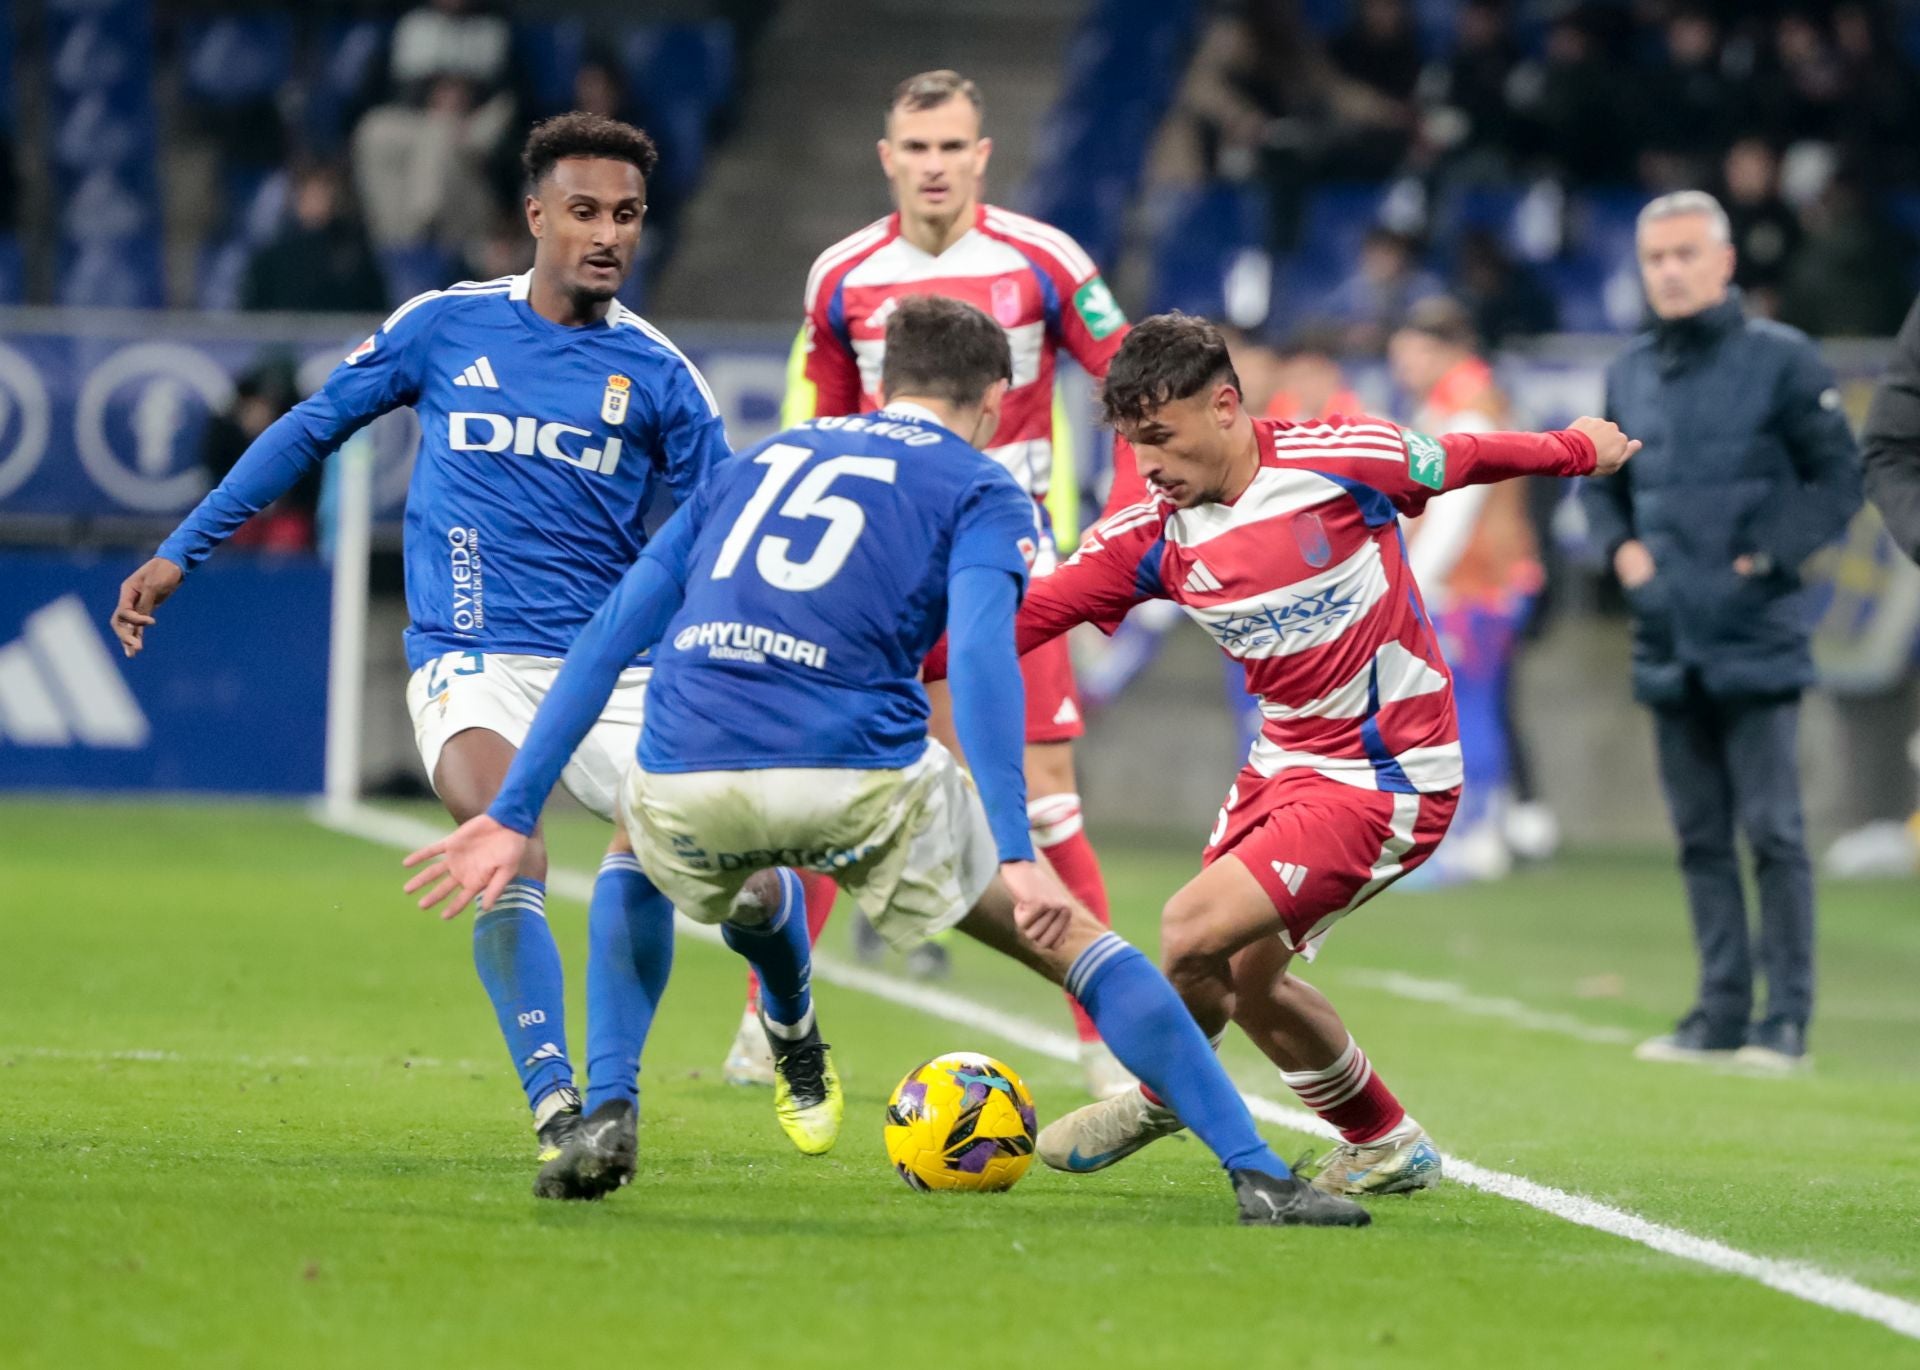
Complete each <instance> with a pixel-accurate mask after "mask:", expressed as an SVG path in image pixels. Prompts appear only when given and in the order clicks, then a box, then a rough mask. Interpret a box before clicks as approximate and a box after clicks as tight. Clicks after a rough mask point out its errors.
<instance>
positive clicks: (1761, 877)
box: [1582, 191, 1860, 1068]
mask: <svg viewBox="0 0 1920 1370" xmlns="http://www.w3.org/2000/svg"><path fill="white" fill-rule="evenodd" d="M1636 241H1637V246H1638V251H1639V257H1640V272H1641V277H1642V280H1643V282H1644V283H1645V285H1646V289H1647V298H1648V302H1649V303H1650V304H1651V305H1652V308H1653V312H1654V314H1655V316H1656V319H1655V323H1654V326H1653V327H1652V328H1651V329H1650V330H1649V331H1648V332H1646V333H1644V334H1642V335H1641V336H1639V337H1638V338H1636V339H1635V340H1634V341H1633V343H1632V344H1630V345H1629V346H1628V348H1627V350H1626V351H1625V352H1623V353H1622V354H1621V355H1620V356H1619V357H1617V358H1616V359H1615V360H1614V363H1613V365H1612V366H1611V367H1609V368H1608V370H1607V407H1606V416H1607V417H1608V418H1610V419H1612V420H1614V421H1615V422H1616V423H1618V424H1620V425H1621V426H1622V427H1624V428H1626V429H1627V430H1628V431H1630V432H1632V433H1634V434H1636V435H1637V436H1639V437H1641V438H1642V439H1644V440H1645V442H1646V447H1645V449H1644V450H1643V451H1642V452H1641V453H1640V455H1639V457H1638V458H1637V459H1636V460H1635V462H1634V464H1633V465H1632V466H1631V467H1630V468H1628V469H1627V470H1626V471H1624V472H1622V473H1620V474H1618V475H1615V476H1612V477H1608V478H1607V479H1604V480H1597V481H1590V482H1588V484H1587V486H1586V488H1585V490H1584V491H1583V496H1582V497H1583V502H1584V504H1585V507H1586V511H1587V515H1588V518H1589V521H1590V523H1591V525H1592V528H1593V532H1594V535H1595V537H1596V538H1597V539H1598V541H1599V542H1600V543H1601V544H1602V545H1603V546H1604V547H1605V548H1606V550H1607V552H1608V555H1609V556H1610V557H1611V558H1612V561H1613V567H1614V571H1615V573H1616V574H1617V575H1618V576H1619V578H1620V584H1621V585H1622V587H1623V588H1624V589H1625V590H1626V592H1627V596H1628V599H1629V601H1630V603H1631V604H1632V607H1633V619H1634V622H1633V687H1634V695H1635V697H1636V698H1638V699H1639V700H1640V701H1641V702H1642V703H1645V704H1648V705H1650V706H1651V707H1652V709H1653V715H1654V735H1655V741H1656V744H1657V747H1658V752H1659V761H1660V780H1661V785H1662V787H1663V788H1664V789H1665V790H1666V794H1667V804H1668V807H1669V809H1670V811H1671V813H1672V817H1673V825H1674V828H1675V830H1676V833H1677V835H1678V837H1679V839H1680V869H1681V873H1682V876H1683V877H1684V879H1685V881H1686V887H1687V902H1688V905H1689V908H1690V910H1691V913H1692V917H1693V934H1694V943H1695V945H1696V947H1697V948H1698V950H1699V953H1700V990H1699V997H1698V999H1697V1000H1696V1001H1695V1004H1694V1006H1693V1009H1692V1010H1691V1011H1690V1012H1689V1013H1688V1014H1687V1015H1686V1017H1684V1018H1683V1019H1681V1021H1680V1023H1679V1025H1678V1026H1677V1027H1676V1028H1675V1029H1674V1031H1673V1032H1671V1033H1669V1034H1667V1035H1666V1036H1663V1037H1658V1038H1655V1039H1654V1040H1652V1041H1650V1042H1647V1043H1645V1044H1643V1045H1642V1046H1641V1048H1640V1050H1639V1053H1638V1054H1639V1055H1640V1056H1641V1057H1643V1058H1645V1059H1651V1060H1686V1061H1701V1060H1712V1059H1716V1058H1721V1057H1724V1056H1725V1055H1726V1054H1728V1053H1735V1052H1737V1053H1738V1054H1739V1055H1740V1057H1741V1058H1742V1059H1743V1060H1744V1061H1746V1062H1748V1063H1751V1064H1755V1065H1763V1066H1771V1067H1780V1068H1785V1067H1790V1066H1793V1065H1795V1064H1798V1063H1799V1062H1800V1061H1801V1060H1802V1059H1803V1058H1804V1056H1805V1054H1806V1029H1807V1019H1808V1017H1809V1015H1810V1014H1811V1011H1812V1007H1813V873H1812V866H1811V864H1810V863H1809V861H1808V859H1807V851H1806V838H1805V833H1804V825H1803V822H1802V818H1801V805H1800V777H1799V766H1798V761H1797V757H1796V740H1797V732H1798V721H1799V704H1800V693H1801V691H1802V690H1803V689H1805V688H1806V687H1807V686H1808V685H1810V684H1811V683H1812V682H1813V659H1812V655H1811V653H1810V651H1809V648H1808V639H1809V636H1810V633H1811V627H1812V624H1811V616H1810V613H1809V605H1808V602H1807V594H1806V592H1805V591H1804V590H1803V589H1802V587H1801V582H1800V573H1799V568H1800V563H1801V562H1803V561H1805V560H1806V559H1807V558H1808V557H1810V556H1811V555H1812V554H1813V553H1814V551H1815V550H1817V549H1818V548H1819V547H1820V546H1821V545H1822V544H1824V543H1826V542H1828V541H1830V540H1832V539H1833V538H1835V537H1837V536H1838V535H1839V533H1840V532H1841V530H1842V529H1843V528H1844V527H1845V526H1846V523H1847V520H1848V519H1849V518H1850V517H1851V516H1852V514H1853V512H1854V510H1855V509H1857V508H1858V507H1859V505H1860V470H1859V461H1858V457H1857V454H1856V452H1855V448H1854V443H1853V437H1852V435H1851V434H1850V433H1849V432H1848V430H1847V423H1846V419H1845V417H1844V416H1843V415H1842V414H1841V412H1840V395H1839V391H1838V390H1836V389H1835V388H1834V382H1833V376H1832V373H1831V372H1830V371H1829V370H1828V369H1827V367H1826V365H1825V363H1823V362H1822V361H1821V360H1820V357H1819V354H1818V353H1817V352H1816V351H1815V350H1814V347H1813V344H1812V343H1811V342H1809V341H1808V340H1807V338H1806V337H1805V336H1804V335H1803V334H1801V333H1798V332H1796V331H1795V330H1793V329H1791V328H1787V327H1784V326H1782V325H1780V324H1775V323H1770V322H1768V321H1766V320H1761V319H1749V318H1747V317H1746V315H1745V313H1744V312H1743V311H1742V309H1741V304H1740V297H1739V293H1738V292H1737V291H1735V290H1734V289H1733V288H1732V285H1731V282H1732V279H1733V267H1734V250H1733V247H1732V246H1731V243H1730V234H1729V230H1728V224H1727V216H1726V213H1725V211H1723V210H1722V209H1721V207H1720V205H1719V203H1718V202H1717V201H1716V200H1714V198H1713V197H1712V196H1710V195H1707V194H1705V193H1703V192H1700V191H1680V192H1677V193H1675V194H1672V195H1665V196H1662V197H1661V198H1659V199H1657V200H1655V201H1653V202H1652V203H1651V204H1649V205H1648V206H1647V207H1646V208H1645V209H1644V210H1642V211H1641V214H1640V221H1639V226H1638V233H1637V240H1636ZM1736 826H1737V827H1738V828H1739V829H1740V830H1741V831H1742V832H1743V833H1744V834H1745V836H1746V839H1747V845H1748V846H1749V847H1750V848H1751V849H1752V852H1753V858H1754V867H1755V875H1756V877H1757V881H1758V884H1759V894H1760V937H1759V961H1760V965H1761V968H1762V971H1763V973H1764V975H1765V978H1766V982H1767V1004H1766V1009H1765V1011H1764V1012H1763V1013H1762V1014H1761V1015H1760V1016H1759V1018H1758V1020H1757V1021H1750V1020H1751V1019H1752V1017H1753V957H1752V955H1751V953H1750V951H1749V934H1748V926H1747V911H1746V900H1745V897H1744V894H1743V892H1742V889H1741V884H1740V864H1739V859H1738V855H1737V853H1736V851H1735V848H1734V829H1735V827H1736Z"/></svg>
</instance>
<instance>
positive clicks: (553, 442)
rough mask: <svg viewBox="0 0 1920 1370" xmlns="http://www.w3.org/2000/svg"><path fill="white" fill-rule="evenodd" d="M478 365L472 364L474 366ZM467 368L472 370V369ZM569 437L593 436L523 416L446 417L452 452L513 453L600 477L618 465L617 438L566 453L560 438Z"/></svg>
mask: <svg viewBox="0 0 1920 1370" xmlns="http://www.w3.org/2000/svg"><path fill="white" fill-rule="evenodd" d="M482 360H485V359H484V358H483V359H482ZM479 364H480V363H479V362H475V363H474V366H478V365H479ZM467 369H468V370H469V371H471V370H472V369H473V367H471V366H470V367H468V368H467ZM569 436H571V437H576V438H591V437H592V436H593V434H592V433H590V432H588V431H587V430H586V429H584V428H576V427H574V426H573V425H572V424H570V423H542V422H541V421H540V420H539V419H530V418H527V417H526V416H525V415H521V416H519V417H517V418H514V417H509V416H507V415H505V414H472V413H467V412H466V411H464V410H463V411H461V412H460V413H457V414H449V415H447V446H448V447H449V448H451V449H452V450H453V451H455V452H512V453H513V454H514V455H515V456H516V457H546V458H548V459H549V460H551V461H564V462H565V463H567V465H569V466H577V467H579V468H580V469H581V470H582V471H596V472H598V473H599V474H601V475H603V476H610V475H612V474H613V468H614V467H615V466H618V465H619V464H620V439H619V438H608V439H607V441H606V445H605V446H603V447H588V446H586V445H585V444H584V443H583V444H581V446H580V447H579V448H578V449H577V450H575V451H568V450H567V448H566V446H565V445H564V444H563V443H562V442H561V439H562V438H565V437H569Z"/></svg>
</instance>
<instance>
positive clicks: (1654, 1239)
mask: <svg viewBox="0 0 1920 1370" xmlns="http://www.w3.org/2000/svg"><path fill="white" fill-rule="evenodd" d="M313 816H314V820H315V821H316V822H318V823H320V824H321V825H322V826H323V827H330V828H333V829H335V830H336V831H339V832H344V833H348V834H350V835H352V836H355V837H362V838H365V839H367V840H368V841H371V842H377V843H380V844H382V845H385V846H391V847H400V848H412V847H416V846H420V845H423V844H424V843H426V842H430V841H432V840H434V839H435V838H437V837H441V836H444V835H445V833H446V831H447V830H446V828H445V827H444V826H443V825H439V824H431V823H423V822H420V821H419V820H417V819H411V818H406V817H404V816H402V815H399V814H389V813H382V812H381V811H379V810H377V809H372V808H368V807H366V806H365V805H356V806H354V807H353V809H352V810H351V811H343V810H342V809H339V808H331V809H322V808H319V807H316V808H315V809H314V811H313ZM547 887H548V888H549V889H552V890H558V891H559V892H560V893H562V894H565V895H566V896H567V897H569V898H573V899H580V900H585V899H587V898H588V897H589V896H590V895H591V893H592V890H593V877H591V876H589V875H587V874H586V873H584V872H581V871H566V870H557V869H556V870H550V871H549V873H548V876H547ZM680 928H681V930H683V931H686V932H689V933H691V934H692V935H694V936H696V937H698V938H700V939H701V940H702V941H708V942H718V941H720V934H719V931H718V930H717V929H714V928H709V927H704V926H701V925H700V924H697V923H692V922H689V921H688V920H687V919H685V918H681V919H680ZM813 970H814V975H815V977H816V978H817V979H820V980H823V981H825V982H826V983H828V984H832V985H839V986H841V987H843V988H846V989H852V990H858V991H860V992H861V993H863V994H870V995H872V996H873V997H875V998H877V999H883V1000H885V1001H887V1002H888V1003H891V1004H898V1005H900V1006H901V1007H903V1008H910V1009H915V1010H918V1011H919V1012H922V1013H926V1014H930V1015H932V1016H933V1017H936V1018H943V1019H945V1020H946V1021H948V1022H950V1023H955V1024H958V1025H959V1026H961V1027H967V1028H975V1029H977V1030H979V1031H981V1032H989V1033H992V1034H993V1035H994V1036H996V1037H999V1038H1002V1039H1003V1040H1005V1041H1008V1042H1011V1043H1013V1044H1014V1045H1015V1046H1018V1047H1019V1048H1021V1050H1023V1051H1031V1052H1033V1053H1035V1054H1036V1055H1040V1056H1046V1057H1050V1058H1051V1059H1053V1060H1056V1061H1066V1062H1075V1061H1077V1060H1078V1059H1079V1051H1078V1044H1077V1043H1076V1042H1075V1041H1074V1039H1073V1038H1071V1037H1069V1036H1067V1034H1065V1033H1064V1032H1060V1031H1058V1030H1056V1029H1054V1028H1049V1027H1046V1026H1044V1025H1042V1024H1040V1023H1036V1022H1034V1021H1033V1020H1032V1019H1030V1018H1024V1017H1021V1016H1020V1015H1018V1014H1013V1013H1006V1012H1003V1011H1001V1010H999V1009H996V1008H992V1007H990V1006H989V1005H986V1004H982V1003H978V1002H976V1001H975V1000H972V999H968V998H965V997H963V996H961V995H958V994H953V993H951V992H949V991H946V990H941V989H935V988H932V987H929V986H927V985H922V984H918V983H914V982H910V981H906V980H896V979H894V978H893V977H892V976H889V975H881V974H879V973H877V972H874V971H870V970H866V969H863V968H861V967H857V966H850V965H845V964H843V963H841V962H839V961H835V960H831V959H825V958H823V959H820V960H816V961H815V962H814V963H813ZM1429 983H1437V982H1429ZM1488 1002H1495V1003H1497V1002H1500V1001H1488ZM1244 1097H1245V1098H1246V1101H1247V1107H1248V1109H1249V1110H1250V1111H1251V1112H1252V1113H1253V1116H1254V1117H1256V1118H1259V1119H1261V1120H1262V1121H1264V1122H1269V1123H1273V1124H1276V1125H1277V1126H1280V1127H1285V1128H1291V1129H1292V1130H1294V1131H1296V1132H1307V1133H1312V1134H1314V1135H1316V1136H1320V1137H1330V1136H1332V1135H1334V1132H1333V1129H1332V1128H1331V1127H1329V1126H1328V1125H1327V1123H1326V1122H1325V1121H1324V1120H1322V1119H1321V1118H1319V1117H1317V1116H1316V1115H1314V1114H1311V1113H1307V1112H1305V1111H1303V1110H1301V1109H1298V1108H1293V1107H1290V1106H1288V1105H1286V1104H1283V1103H1280V1102H1278V1101H1277V1100H1274V1099H1268V1098H1265V1097H1262V1096H1261V1095H1258V1094H1247V1095H1245V1096H1244ZM1446 1170H1447V1175H1448V1176H1449V1177H1450V1178H1452V1179H1454V1180H1457V1181H1458V1182H1459V1183H1461V1184H1464V1185H1466V1186H1467V1187H1469V1188H1471V1189H1479V1190H1484V1191H1486V1192H1487V1193H1489V1194H1496V1195H1499V1196H1500V1197H1501V1198H1503V1199H1511V1200H1513V1201H1514V1202H1515V1203H1523V1204H1526V1205H1527V1206H1528V1207H1529V1208H1537V1209H1539V1210H1540V1211H1541V1212H1543V1213H1548V1214H1551V1215H1552V1216H1554V1217H1556V1218H1562V1219H1565V1220H1566V1221H1567V1222H1570V1223H1577V1224H1578V1225H1580V1226H1581V1227H1590V1228H1593V1229H1595V1230H1596V1231H1600V1232H1606V1233H1609V1234H1611V1235H1613V1236H1616V1237H1624V1238H1625V1239H1626V1240H1628V1241H1630V1242H1637V1243H1639V1244H1640V1245H1641V1246H1646V1247H1650V1248H1652V1249H1653V1250H1655V1251H1660V1252H1664V1253H1665V1254H1667V1255H1669V1256H1677V1257H1679V1258H1680V1259H1681V1260H1684V1261H1692V1262H1694V1263H1695V1264H1696V1265H1704V1266H1706V1267H1708V1268H1709V1269H1713V1270H1718V1271H1722V1272H1724V1273H1726V1274H1729V1275H1738V1276H1740V1277H1741V1278H1743V1279H1749V1280H1754V1281H1756V1282H1758V1283H1760V1284H1763V1285H1766V1286H1767V1287H1768V1288H1769V1289H1774V1290H1777V1291H1779V1292H1780V1293H1782V1294H1786V1295H1789V1296H1791V1297H1793V1298H1796V1299H1800V1300H1803V1301H1804V1302H1807V1303H1811V1304H1816V1305H1818V1306H1819V1307H1821V1308H1826V1309H1831V1310H1832V1311H1833V1312H1836V1313H1847V1314H1851V1315H1852V1316H1854V1317H1857V1318H1865V1319H1867V1320H1868V1321H1869V1322H1876V1323H1879V1324H1880V1325H1881V1326H1882V1327H1885V1328H1887V1329H1888V1330H1889V1331H1893V1332H1897V1333H1899V1334H1900V1335H1901V1336H1903V1337H1912V1338H1914V1339H1915V1340H1920V1304H1915V1303H1909V1302H1907V1301H1906V1300H1905V1299H1899V1298H1895V1297H1894V1296H1893V1295H1891V1294H1883V1293H1881V1292H1880V1291H1879V1290H1877V1289H1869V1288H1867V1287H1866V1286H1865V1285H1863V1284H1858V1283H1856V1282H1854V1281H1853V1280H1849V1279H1846V1278H1844V1277H1843V1276H1840V1275H1831V1274H1828V1273H1827V1272H1826V1271H1824V1270H1820V1269H1817V1268H1816V1267H1814V1266H1811V1265H1806V1264H1803V1263H1801V1262H1799V1261H1783V1260H1776V1259H1774V1258H1773V1257H1770V1256H1756V1255H1753V1254H1752V1253H1750V1252H1746V1251H1741V1250H1739V1249H1737V1248H1735V1247H1731V1246H1728V1245H1726V1244H1725V1243H1723V1242H1717V1241H1714V1240H1712V1239H1711V1238H1708V1237H1698V1236H1695V1235H1694V1234H1693V1233H1691V1232H1685V1231H1682V1230H1681V1229H1679V1228H1677V1227H1668V1226H1667V1225H1666V1224H1664V1223H1657V1222H1653V1221H1652V1220H1650V1219H1647V1218H1642V1217H1640V1216H1638V1215H1637V1214H1633V1213H1629V1212H1627V1211H1626V1210H1624V1209H1620V1208H1615V1207H1613V1206H1612V1205H1610V1204H1605V1203H1602V1202H1600V1201H1599V1200H1598V1199H1590V1198H1587V1197H1586V1196H1585V1195H1583V1194H1569V1193H1568V1192H1567V1191H1566V1190H1564V1189H1555V1188H1553V1187H1552V1186H1551V1185H1543V1184H1537V1183H1535V1182H1534V1181H1532V1180H1528V1179H1524V1178H1522V1177H1521V1176H1519V1175H1509V1174H1507V1173H1505V1172H1504V1171H1499V1170H1490V1169H1488V1168H1486V1167H1485V1166H1479V1165H1475V1164H1474V1163H1473V1162H1471V1161H1467V1160H1462V1159H1461V1158H1460V1157H1458V1156H1453V1155H1448V1156H1447V1158H1446Z"/></svg>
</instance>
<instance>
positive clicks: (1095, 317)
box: [1073, 276, 1127, 342]
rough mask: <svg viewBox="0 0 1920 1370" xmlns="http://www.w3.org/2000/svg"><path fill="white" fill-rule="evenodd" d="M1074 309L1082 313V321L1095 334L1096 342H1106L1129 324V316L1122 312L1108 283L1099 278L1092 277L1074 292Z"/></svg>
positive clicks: (1088, 330)
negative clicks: (1108, 287)
mask: <svg viewBox="0 0 1920 1370" xmlns="http://www.w3.org/2000/svg"><path fill="white" fill-rule="evenodd" d="M1073 307H1074V308H1075V309H1077V310H1079V311H1080V321H1081V322H1082V323H1084V324H1085V325H1086V326H1087V332H1089V333H1091V334H1093V338H1094V341H1095V342H1105V341H1106V340H1107V339H1108V338H1111V337H1112V336H1113V335H1114V334H1115V333H1117V332H1119V331H1120V329H1121V328H1122V327H1123V326H1124V325H1125V324H1126V322H1127V316H1126V315H1125V314H1124V313H1122V312H1121V310H1120V302H1119V301H1118V300H1116V299H1114V298H1113V292H1112V291H1111V290H1109V289H1107V283H1106V282H1105V281H1103V280H1101V279H1100V278H1099V277H1098V276H1093V277H1090V278H1089V279H1088V280H1087V283H1086V284H1085V285H1083V286H1081V287H1080V288H1079V289H1078V290H1076V291H1074V292H1073Z"/></svg>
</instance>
